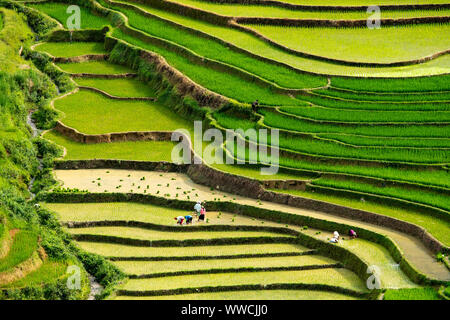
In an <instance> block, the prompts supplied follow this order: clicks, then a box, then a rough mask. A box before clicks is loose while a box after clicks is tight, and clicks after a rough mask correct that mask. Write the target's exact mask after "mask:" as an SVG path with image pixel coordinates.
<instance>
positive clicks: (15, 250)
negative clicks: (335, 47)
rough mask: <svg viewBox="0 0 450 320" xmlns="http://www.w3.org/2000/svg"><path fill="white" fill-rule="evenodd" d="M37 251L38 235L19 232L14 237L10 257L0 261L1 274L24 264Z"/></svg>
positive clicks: (7, 256) (29, 232)
mask: <svg viewBox="0 0 450 320" xmlns="http://www.w3.org/2000/svg"><path fill="white" fill-rule="evenodd" d="M36 249H37V235H36V233H34V232H31V231H19V232H17V234H16V235H15V236H14V240H13V243H12V245H11V249H10V250H9V252H8V255H6V257H4V258H3V259H0V272H4V271H6V270H8V269H10V268H13V267H14V266H16V265H18V264H20V263H21V262H24V261H25V260H27V259H28V258H30V257H31V255H32V254H33V252H35V251H36Z"/></svg>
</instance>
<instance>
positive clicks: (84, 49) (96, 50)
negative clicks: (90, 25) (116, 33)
mask: <svg viewBox="0 0 450 320" xmlns="http://www.w3.org/2000/svg"><path fill="white" fill-rule="evenodd" d="M34 49H35V50H36V51H40V52H46V53H48V54H50V55H52V56H54V57H65V58H72V57H78V56H82V55H86V54H106V51H105V48H104V45H103V44H102V43H100V42H76V43H74V42H72V43H65V42H64V43H61V42H43V43H41V44H38V45H37V46H35V47H34Z"/></svg>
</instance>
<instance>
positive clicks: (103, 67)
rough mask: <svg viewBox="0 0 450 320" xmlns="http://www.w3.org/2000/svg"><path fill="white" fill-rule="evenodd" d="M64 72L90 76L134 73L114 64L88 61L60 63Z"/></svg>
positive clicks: (59, 65)
mask: <svg viewBox="0 0 450 320" xmlns="http://www.w3.org/2000/svg"><path fill="white" fill-rule="evenodd" d="M57 65H58V67H60V68H61V69H62V70H63V71H65V72H68V73H89V74H124V73H133V70H131V69H129V68H127V67H125V66H121V65H118V64H113V63H110V62H108V61H87V62H83V63H58V64H57Z"/></svg>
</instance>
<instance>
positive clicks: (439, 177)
mask: <svg viewBox="0 0 450 320" xmlns="http://www.w3.org/2000/svg"><path fill="white" fill-rule="evenodd" d="M227 150H228V151H229V152H231V154H233V155H234V154H236V153H235V152H233V150H230V149H227ZM280 166H281V167H286V168H292V169H300V170H308V171H312V172H328V173H331V172H334V173H346V174H355V175H362V176H366V177H374V178H384V179H388V180H398V181H407V182H411V183H422V184H426V185H434V186H441V187H449V186H450V183H449V182H450V178H449V176H450V173H449V172H447V170H444V169H440V168H436V170H426V171H425V170H422V171H421V170H411V169H396V168H392V167H367V166H356V165H353V166H349V165H345V164H344V165H342V164H338V163H334V164H325V163H321V162H319V161H317V162H315V161H314V162H311V161H302V160H292V159H286V158H280Z"/></svg>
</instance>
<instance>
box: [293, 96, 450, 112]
mask: <svg viewBox="0 0 450 320" xmlns="http://www.w3.org/2000/svg"><path fill="white" fill-rule="evenodd" d="M297 98H298V99H300V100H302V101H308V102H310V103H312V104H315V105H318V106H323V107H329V108H337V109H356V110H374V111H382V110H385V111H394V110H398V111H406V110H410V111H434V110H438V111H450V104H449V103H447V102H433V101H431V102H418V103H393V102H380V103H374V102H363V101H349V100H342V99H335V98H330V97H329V98H327V97H324V96H319V95H310V96H303V95H302V96H298V97H297Z"/></svg>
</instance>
